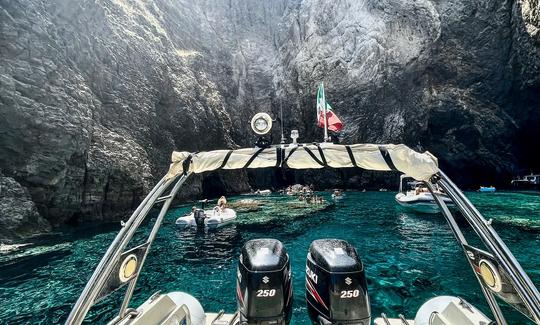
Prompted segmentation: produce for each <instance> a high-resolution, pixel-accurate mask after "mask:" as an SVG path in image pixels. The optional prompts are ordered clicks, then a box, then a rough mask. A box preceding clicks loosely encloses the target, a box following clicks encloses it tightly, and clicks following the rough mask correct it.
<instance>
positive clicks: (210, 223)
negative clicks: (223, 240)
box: [176, 207, 236, 229]
mask: <svg viewBox="0 0 540 325" xmlns="http://www.w3.org/2000/svg"><path fill="white" fill-rule="evenodd" d="M198 216H203V217H202V218H200V219H198V218H197V217H198ZM197 219H198V220H201V221H199V222H197V221H198V220H197ZM234 219H236V212H235V211H234V210H233V209H229V208H225V209H223V210H220V209H219V207H215V208H214V209H212V210H201V209H197V210H195V211H193V212H191V213H190V214H188V215H185V216H183V217H180V218H178V219H176V225H177V226H178V227H180V228H189V227H200V226H203V227H206V228H210V229H212V228H219V227H223V226H226V225H228V224H230V223H232V222H233V221H234ZM200 222H203V223H202V224H201V223H200Z"/></svg>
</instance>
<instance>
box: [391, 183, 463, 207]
mask: <svg viewBox="0 0 540 325" xmlns="http://www.w3.org/2000/svg"><path fill="white" fill-rule="evenodd" d="M407 180H411V177H410V176H407V175H401V177H400V182H399V193H398V194H396V202H397V203H399V205H400V206H402V207H404V208H406V209H409V210H413V211H416V212H420V213H438V212H439V211H440V210H439V206H438V205H437V202H436V201H435V198H434V197H433V194H432V193H431V192H430V191H429V189H428V188H427V186H425V185H424V184H423V183H422V182H417V181H407ZM404 183H406V184H404ZM404 185H405V186H404ZM407 187H409V188H410V189H407ZM433 188H434V190H433V192H434V193H435V195H437V196H439V197H440V198H441V200H443V201H444V203H446V205H447V206H449V207H453V203H452V200H451V199H450V198H449V197H448V196H447V195H446V194H445V193H443V192H442V190H441V189H440V188H438V187H437V186H434V187H433Z"/></svg>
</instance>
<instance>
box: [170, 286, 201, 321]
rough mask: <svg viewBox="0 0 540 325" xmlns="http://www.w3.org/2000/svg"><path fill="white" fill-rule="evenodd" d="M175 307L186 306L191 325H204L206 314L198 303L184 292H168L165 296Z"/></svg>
mask: <svg viewBox="0 0 540 325" xmlns="http://www.w3.org/2000/svg"><path fill="white" fill-rule="evenodd" d="M167 296H169V297H170V298H171V299H172V300H173V301H174V303H175V304H176V305H177V306H181V305H186V307H187V308H188V310H189V314H190V318H191V324H192V325H205V323H206V314H205V313H204V309H203V307H202V306H201V304H200V303H199V301H198V300H197V299H196V298H195V297H193V296H192V295H190V294H187V293H185V292H177V291H175V292H169V293H168V294H167Z"/></svg>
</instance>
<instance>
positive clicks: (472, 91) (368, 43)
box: [0, 0, 540, 238]
mask: <svg viewBox="0 0 540 325" xmlns="http://www.w3.org/2000/svg"><path fill="white" fill-rule="evenodd" d="M539 15H540V8H539V3H538V0H522V1H513V2H512V1H493V0H479V1H475V2H471V1H468V0H436V1H435V0H434V1H430V0H417V1H408V0H380V1H372V0H366V1H356V0H349V1H322V0H294V1H285V0H273V1H264V0H255V1H240V0H227V1H225V0H207V1H195V0H179V1H165V0H156V1H143V0H132V1H128V0H92V1H91V0H80V1H69V0H52V1H44V0H42V1H40V0H31V1H13V0H4V1H2V2H1V8H0V26H1V29H0V180H1V181H0V184H1V188H0V226H1V227H2V230H0V237H3V238H17V237H24V236H29V235H32V234H34V233H38V232H40V231H47V230H48V229H50V227H51V226H57V225H60V224H64V223H70V222H80V221H84V220H96V219H98V220H99V219H111V218H115V217H118V216H122V215H124V214H125V213H127V212H129V211H130V210H131V209H133V208H134V207H135V206H136V205H137V203H138V202H139V201H140V200H141V198H142V197H143V195H144V194H145V193H146V192H147V191H148V190H149V189H150V188H151V186H152V184H154V183H155V182H156V181H157V178H158V177H160V175H162V174H163V173H164V171H165V170H166V168H167V165H168V160H169V156H170V152H171V151H172V150H174V149H178V150H203V149H213V148H218V147H236V146H244V145H251V143H252V140H253V139H252V136H251V135H250V134H249V132H248V126H247V123H248V121H249V118H250V117H251V115H252V114H253V113H254V112H256V111H266V112H270V113H273V114H274V115H276V116H277V115H278V112H279V109H280V107H283V109H284V112H285V120H286V123H285V129H286V130H290V129H291V128H293V127H294V128H298V129H299V130H300V134H301V136H302V138H301V140H303V141H313V140H316V139H320V130H317V129H316V128H315V127H314V123H313V118H314V108H313V106H314V104H313V103H314V97H315V94H314V93H315V88H316V86H317V84H318V82H320V81H324V82H325V85H326V89H327V93H328V96H329V100H330V101H331V103H332V104H333V106H334V107H335V109H336V110H337V112H339V114H340V116H341V117H342V118H343V120H344V122H345V124H346V128H345V130H344V132H343V134H342V137H343V138H344V141H347V142H404V143H406V144H408V145H410V146H412V147H416V148H420V147H421V148H422V149H423V150H429V151H431V152H432V153H434V154H435V155H437V156H438V157H439V158H440V161H441V165H442V167H443V168H444V169H446V170H448V172H449V174H450V175H451V176H454V177H457V180H458V181H459V182H461V184H463V185H465V186H469V185H472V184H475V183H476V182H488V181H489V182H493V181H494V180H496V179H499V180H502V181H507V180H508V179H509V176H510V175H511V174H512V173H515V172H516V171H517V170H519V169H520V168H535V167H536V168H537V167H540V161H539V158H538V155H536V152H535V151H536V150H535V149H533V147H534V146H536V147H537V145H538V144H537V141H538V139H539V138H540V131H539V130H540V128H538V125H539V123H540V32H539V28H540V23H539V19H540V18H539ZM278 136H279V135H278V134H277V133H276V134H275V138H278ZM284 175H285V174H282V175H279V176H278V177H277V178H285V179H287V176H286V175H285V176H284ZM334 175H337V176H336V178H335V182H337V183H338V184H339V183H340V182H341V181H344V180H346V181H347V182H349V183H350V185H351V184H352V185H354V184H360V183H362V184H364V183H365V182H366V177H367V176H366V175H364V176H361V175H360V174H356V176H355V175H349V174H347V175H341V174H336V173H334ZM293 176H294V175H293ZM309 177H311V176H309ZM355 177H356V178H358V177H359V178H362V179H363V180H359V181H355V179H356V178H355ZM369 177H371V176H369ZM369 177H368V178H369ZM293 178H294V177H293ZM261 179H268V181H274V182H275V181H276V177H275V175H266V176H265V177H262V178H261V177H254V175H245V174H243V175H242V176H241V177H233V176H231V175H228V174H226V173H221V174H219V175H218V176H211V177H210V178H208V177H197V178H195V179H194V180H193V181H192V184H191V186H190V187H189V189H190V191H189V192H190V193H189V194H190V195H197V194H200V193H202V192H206V193H208V194H213V191H214V190H213V188H214V187H215V186H217V185H219V186H225V187H226V188H227V190H228V191H230V192H236V191H243V190H247V189H249V183H250V182H251V183H252V184H255V183H256V185H257V186H260V185H264V184H260V182H261ZM289 179H291V176H289ZM350 179H352V181H349V180H350Z"/></svg>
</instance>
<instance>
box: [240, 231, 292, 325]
mask: <svg viewBox="0 0 540 325" xmlns="http://www.w3.org/2000/svg"><path fill="white" fill-rule="evenodd" d="M292 294H293V293H292V282H291V268H290V262H289V255H288V254H287V251H286V250H285V247H283V244H282V243H281V242H280V241H279V240H276V239H254V240H250V241H248V242H246V243H245V244H244V247H243V248H242V253H241V255H240V259H239V261H238V269H237V279H236V298H237V301H238V312H239V316H240V324H250V325H251V324H253V325H267V324H268V325H270V324H272V325H286V324H289V321H290V320H291V315H292Z"/></svg>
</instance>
